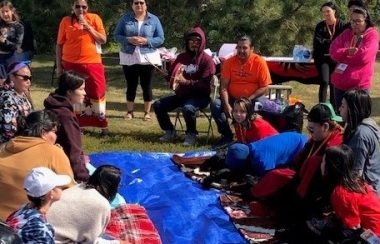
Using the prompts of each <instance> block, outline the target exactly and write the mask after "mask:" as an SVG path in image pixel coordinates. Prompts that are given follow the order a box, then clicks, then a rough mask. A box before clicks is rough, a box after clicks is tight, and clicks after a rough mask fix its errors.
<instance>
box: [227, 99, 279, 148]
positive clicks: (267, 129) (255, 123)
mask: <svg viewBox="0 0 380 244" xmlns="http://www.w3.org/2000/svg"><path fill="white" fill-rule="evenodd" d="M232 118H233V120H232V124H233V125H234V127H235V134H236V139H237V141H238V142H239V143H251V142H254V141H258V140H260V139H263V138H265V137H268V136H272V135H276V134H278V132H277V130H276V129H275V128H273V127H272V125H270V124H269V123H268V122H267V121H266V120H264V119H263V118H262V117H261V116H260V115H258V114H256V113H254V109H253V104H252V102H251V101H250V100H249V99H248V98H245V97H241V98H239V99H237V100H236V101H235V102H234V104H233V110H232Z"/></svg>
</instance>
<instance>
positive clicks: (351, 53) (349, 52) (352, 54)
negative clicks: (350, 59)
mask: <svg viewBox="0 0 380 244" xmlns="http://www.w3.org/2000/svg"><path fill="white" fill-rule="evenodd" d="M357 51H358V48H357V47H350V48H349V49H348V56H354V55H355V54H356V52H357Z"/></svg>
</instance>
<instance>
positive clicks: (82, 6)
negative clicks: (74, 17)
mask: <svg viewBox="0 0 380 244" xmlns="http://www.w3.org/2000/svg"><path fill="white" fill-rule="evenodd" d="M75 8H77V9H79V8H81V9H87V6H86V5H75Z"/></svg>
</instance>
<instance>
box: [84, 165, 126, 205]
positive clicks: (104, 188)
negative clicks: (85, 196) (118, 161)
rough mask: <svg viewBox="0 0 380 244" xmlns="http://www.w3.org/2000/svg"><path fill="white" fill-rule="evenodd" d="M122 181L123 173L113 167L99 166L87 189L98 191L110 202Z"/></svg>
mask: <svg viewBox="0 0 380 244" xmlns="http://www.w3.org/2000/svg"><path fill="white" fill-rule="evenodd" d="M120 181H121V171H120V169H119V168H117V167H115V166H112V165H102V166H99V167H98V168H97V169H96V170H95V172H94V173H93V174H92V175H91V176H90V178H89V179H88V181H87V184H86V188H87V189H91V188H93V189H95V190H97V191H98V192H99V193H100V194H101V195H102V196H103V197H105V198H106V199H107V200H108V201H110V202H111V201H112V200H113V199H114V198H115V196H116V193H117V190H118V188H119V184H120Z"/></svg>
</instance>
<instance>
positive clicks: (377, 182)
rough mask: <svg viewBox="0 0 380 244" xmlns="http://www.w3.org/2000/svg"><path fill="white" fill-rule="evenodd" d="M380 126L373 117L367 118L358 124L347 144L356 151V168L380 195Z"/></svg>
mask: <svg viewBox="0 0 380 244" xmlns="http://www.w3.org/2000/svg"><path fill="white" fill-rule="evenodd" d="M379 139H380V128H379V126H378V125H377V124H376V122H375V121H374V120H373V119H371V118H366V119H364V120H363V121H362V123H361V124H360V125H359V126H358V128H357V129H356V131H355V133H354V134H353V135H352V136H351V138H350V140H349V141H348V142H347V145H348V146H349V147H351V148H352V150H353V151H354V160H355V161H354V169H356V170H359V171H360V172H361V173H362V174H363V175H364V179H365V180H366V181H367V182H368V183H369V184H370V185H371V186H372V187H373V188H374V189H375V191H376V192H377V195H378V196H380V146H379Z"/></svg>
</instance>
